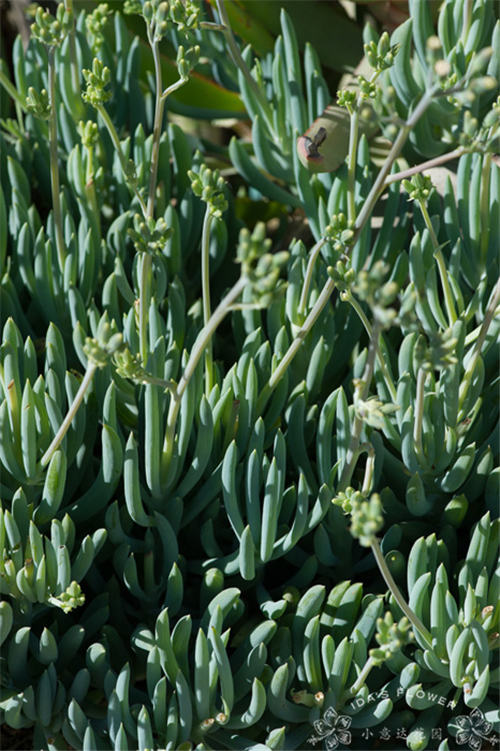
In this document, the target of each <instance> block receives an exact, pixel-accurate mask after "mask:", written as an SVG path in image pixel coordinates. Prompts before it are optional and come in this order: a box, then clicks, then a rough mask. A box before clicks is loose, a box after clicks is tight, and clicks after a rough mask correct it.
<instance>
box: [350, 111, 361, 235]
mask: <svg viewBox="0 0 500 751" xmlns="http://www.w3.org/2000/svg"><path fill="white" fill-rule="evenodd" d="M350 115H351V124H350V129H349V156H348V160H347V164H348V167H347V218H348V221H349V222H353V223H354V222H355V220H356V199H355V195H354V192H355V186H356V156H357V153H358V137H359V111H358V108H357V107H356V109H355V110H354V111H353V112H351V113H350Z"/></svg>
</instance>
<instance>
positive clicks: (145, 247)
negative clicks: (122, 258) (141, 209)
mask: <svg viewBox="0 0 500 751" xmlns="http://www.w3.org/2000/svg"><path fill="white" fill-rule="evenodd" d="M128 234H129V236H130V237H131V238H132V242H133V243H134V246H135V249H136V250H137V251H138V252H139V253H149V254H151V255H156V254H157V255H159V254H161V253H162V252H163V250H164V248H165V245H166V242H167V240H168V238H169V237H170V235H171V234H172V229H171V227H167V223H166V221H165V219H164V218H163V217H160V218H159V219H157V220H156V221H155V220H154V219H153V218H152V217H148V218H147V219H146V218H145V217H144V216H142V214H135V215H134V228H133V229H129V230H128Z"/></svg>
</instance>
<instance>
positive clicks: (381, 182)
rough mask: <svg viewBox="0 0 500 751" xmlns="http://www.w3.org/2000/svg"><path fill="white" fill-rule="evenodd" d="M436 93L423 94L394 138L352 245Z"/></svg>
mask: <svg viewBox="0 0 500 751" xmlns="http://www.w3.org/2000/svg"><path fill="white" fill-rule="evenodd" d="M436 91H437V87H434V88H432V89H430V90H429V91H428V92H427V93H426V94H424V96H423V97H422V99H421V100H420V102H419V103H418V104H417V106H416V107H415V110H414V111H413V113H412V114H411V116H410V117H409V119H408V120H407V122H406V124H405V125H404V126H403V127H402V128H401V130H400V131H399V133H398V135H397V136H396V139H395V141H394V143H393V144H392V146H391V150H390V151H389V153H388V155H387V158H386V160H385V162H384V164H383V165H382V167H381V168H380V172H379V173H378V175H377V178H376V180H375V182H374V183H373V186H372V188H371V190H370V192H369V194H368V196H367V198H366V201H365V202H364V204H363V208H362V209H361V211H360V212H359V214H358V216H357V218H356V223H355V228H356V230H357V233H356V235H355V237H354V238H353V245H354V242H355V240H357V237H358V236H359V233H360V232H361V230H362V229H363V227H364V226H365V223H366V221H367V219H368V218H369V217H370V215H371V213H372V211H373V208H374V206H375V204H376V203H377V201H378V199H379V197H380V194H381V193H382V191H383V190H384V187H385V181H386V179H387V176H388V175H389V172H390V171H391V168H392V165H393V164H394V162H395V160H396V159H397V158H398V156H399V155H400V153H401V150H402V148H403V146H404V145H405V142H406V139H407V138H408V135H409V133H410V132H411V130H412V128H413V127H414V126H415V124H416V123H417V122H418V120H419V119H420V118H421V117H422V115H423V114H424V112H425V110H426V109H427V107H428V106H429V104H430V103H431V101H432V98H433V96H434V94H435V93H436Z"/></svg>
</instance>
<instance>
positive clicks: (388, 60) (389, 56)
mask: <svg viewBox="0 0 500 751" xmlns="http://www.w3.org/2000/svg"><path fill="white" fill-rule="evenodd" d="M364 50H365V55H366V59H367V60H368V63H369V64H370V66H371V67H372V68H373V69H374V70H375V71H376V72H377V73H382V71H383V70H387V68H390V67H391V65H392V64H393V63H394V58H395V57H396V55H397V53H398V50H399V44H393V45H391V43H390V40H389V34H388V33H387V31H384V33H383V34H382V36H381V37H380V39H379V41H378V44H376V43H375V42H368V43H367V44H365V45H364Z"/></svg>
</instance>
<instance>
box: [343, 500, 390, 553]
mask: <svg viewBox="0 0 500 751" xmlns="http://www.w3.org/2000/svg"><path fill="white" fill-rule="evenodd" d="M351 506H352V510H351V527H350V531H351V534H352V536H353V537H356V539H357V540H358V542H359V544H360V545H362V546H363V547H364V548H368V547H370V545H371V543H372V540H373V538H374V537H375V535H376V534H377V532H379V531H380V530H381V529H382V527H383V525H384V517H383V516H382V501H381V500H380V496H379V494H378V493H373V494H372V496H371V497H370V500H368V501H366V500H362V501H360V500H358V499H356V500H354V499H353V500H352V501H351Z"/></svg>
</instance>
